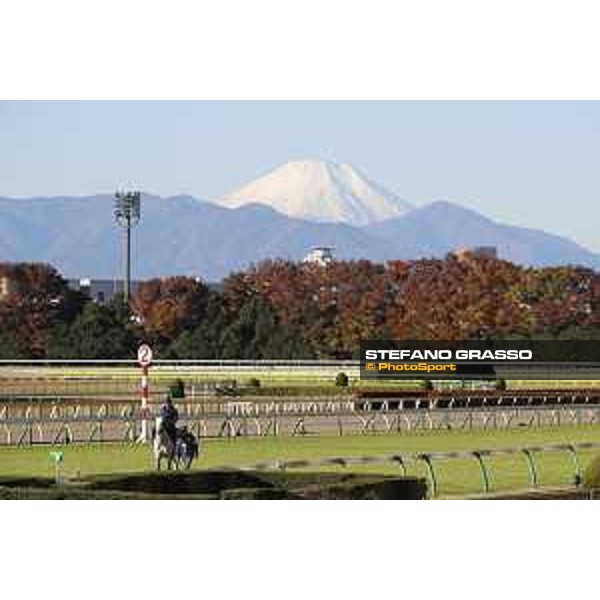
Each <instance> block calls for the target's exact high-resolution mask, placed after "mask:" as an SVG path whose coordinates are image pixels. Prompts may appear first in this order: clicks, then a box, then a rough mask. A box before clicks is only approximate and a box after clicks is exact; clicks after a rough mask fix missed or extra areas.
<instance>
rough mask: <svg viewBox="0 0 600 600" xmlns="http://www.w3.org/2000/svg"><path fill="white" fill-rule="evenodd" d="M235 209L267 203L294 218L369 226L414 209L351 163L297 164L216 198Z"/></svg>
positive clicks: (286, 166) (281, 168) (291, 162)
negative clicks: (250, 204) (245, 205)
mask: <svg viewBox="0 0 600 600" xmlns="http://www.w3.org/2000/svg"><path fill="white" fill-rule="evenodd" d="M217 203H218V204H221V205H222V206H227V207H230V208H234V207H239V206H242V205H244V204H249V203H258V204H266V205H268V206H270V207H271V208H273V209H275V210H276V211H278V212H280V213H283V214H285V215H287V216H290V217H297V218H301V219H306V220H309V221H319V222H328V223H348V224H351V225H367V224H369V223H375V222H378V221H384V220H386V219H391V218H393V217H400V216H402V215H404V214H406V213H407V212H408V211H410V210H411V209H412V206H411V205H410V204H409V203H408V202H406V201H404V200H402V199H401V198H399V197H398V196H396V195H395V194H393V193H392V192H390V191H389V190H386V189H385V188H384V187H383V186H381V185H379V184H377V183H375V182H373V181H371V180H369V179H367V178H366V177H365V176H364V175H362V174H361V173H359V172H358V171H357V170H356V169H355V168H354V167H352V166H350V165H349V164H346V163H341V164H339V163H334V162H329V161H321V160H294V161H290V162H287V163H285V164H284V165H282V166H281V167H279V168H277V169H275V170H274V171H271V172H269V173H267V174H266V175H263V176H262V177H259V178H258V179H255V180H254V181H252V182H250V183H249V184H247V185H245V186H243V187H241V188H239V189H237V190H234V191H233V192H230V193H229V194H227V195H225V196H224V197H222V198H220V199H219V200H217Z"/></svg>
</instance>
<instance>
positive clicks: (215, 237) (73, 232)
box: [0, 161, 600, 281]
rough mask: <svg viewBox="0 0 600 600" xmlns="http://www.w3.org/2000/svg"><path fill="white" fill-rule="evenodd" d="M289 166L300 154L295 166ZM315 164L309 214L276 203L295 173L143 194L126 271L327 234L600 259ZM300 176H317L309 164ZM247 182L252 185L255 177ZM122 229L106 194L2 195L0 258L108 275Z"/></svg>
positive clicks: (598, 264)
mask: <svg viewBox="0 0 600 600" xmlns="http://www.w3.org/2000/svg"><path fill="white" fill-rule="evenodd" d="M304 162H306V161H304ZM288 164H291V165H292V166H294V165H295V163H288ZM305 166H306V165H305ZM313 167H314V165H311V166H310V168H309V169H308V171H310V172H312V171H313ZM296 168H297V164H296V165H295V166H294V169H293V170H295V169H296ZM323 168H324V169H325V170H326V171H327V172H328V173H330V175H331V177H329V175H328V176H327V177H329V181H330V182H333V183H334V184H335V186H334V187H335V189H336V190H337V192H336V194H337V195H336V196H335V198H334V200H333V201H332V202H333V205H334V206H335V207H336V208H335V210H334V211H332V212H327V210H324V211H322V212H320V213H319V214H318V215H317V214H315V213H314V210H316V209H318V208H319V207H320V206H326V205H327V204H328V195H327V194H328V192H327V190H326V189H325V188H323V190H322V191H323V193H322V194H321V195H320V196H319V201H318V202H313V203H312V204H311V203H308V202H307V204H306V206H307V209H306V210H307V214H311V215H313V216H312V218H311V219H309V218H306V217H305V218H297V217H294V216H290V215H288V214H284V213H285V211H284V209H285V208H286V206H285V202H284V200H285V198H286V197H287V196H288V195H289V197H290V198H292V199H293V201H290V206H289V207H288V208H289V210H288V212H297V211H301V209H302V207H303V205H304V203H303V201H301V200H299V198H302V197H303V194H305V193H308V192H305V191H303V190H300V191H298V190H297V189H296V188H297V186H298V185H301V184H299V183H298V181H303V180H304V179H303V177H300V176H299V178H292V180H291V181H290V182H289V185H290V186H291V189H290V191H289V192H286V191H285V189H284V187H285V186H284V184H285V178H284V179H283V181H282V182H280V183H279V184H278V185H280V186H283V187H282V188H281V190H282V191H279V192H278V193H277V197H278V198H279V199H277V198H276V199H273V197H271V198H268V199H266V200H263V201H261V200H260V199H258V198H249V200H248V201H245V200H242V199H241V198H242V197H243V196H244V195H245V194H234V195H230V196H228V197H227V198H228V199H226V200H221V201H220V202H221V203H217V202H207V201H201V200H197V199H195V198H192V197H190V196H176V197H172V198H158V197H156V196H151V195H144V196H143V198H142V220H141V222H140V224H139V226H138V227H136V229H135V230H134V235H133V255H134V265H133V275H134V277H136V278H144V279H145V278H149V277H155V276H165V275H173V274H182V275H199V276H201V277H203V278H204V279H206V280H208V281H218V280H220V279H222V278H223V277H224V276H226V275H227V274H228V273H230V272H231V271H235V270H240V269H244V268H246V267H248V266H249V264H251V263H253V262H257V261H260V260H263V259H266V258H287V259H293V260H299V259H302V258H303V257H304V256H305V255H306V254H307V252H308V251H309V250H310V248H311V247H312V246H322V245H326V246H333V247H334V249H335V254H336V256H337V257H338V258H341V259H359V258H367V259H371V260H374V261H383V260H388V259H414V258H421V257H442V256H444V255H445V254H446V253H447V252H449V251H452V250H455V249H457V248H461V247H469V246H477V245H486V246H496V247H497V248H498V253H499V256H500V258H504V259H507V260H511V261H513V262H516V263H521V264H526V265H534V266H546V265H559V264H580V265H585V266H589V267H592V268H596V269H600V255H598V254H594V253H592V252H590V251H589V250H586V249H585V248H583V247H581V246H579V245H578V244H576V243H574V242H572V241H570V240H568V239H566V238H562V237H559V236H556V235H552V234H549V233H545V232H543V231H539V230H535V229H525V228H521V227H511V226H507V225H502V224H499V223H496V222H494V221H492V220H490V219H488V218H486V217H484V216H483V215H481V214H479V213H477V212H475V211H472V210H469V209H466V208H463V207H461V206H459V205H456V204H451V203H449V202H434V203H432V204H429V205H426V206H424V207H422V208H411V206H410V205H409V204H408V203H405V202H404V201H401V200H399V199H398V198H397V197H396V196H394V195H393V194H389V193H387V192H385V190H384V189H383V188H382V187H381V186H378V185H377V184H373V183H372V182H368V180H366V179H364V181H367V182H368V189H367V188H362V187H361V186H362V185H363V184H360V185H358V184H356V185H355V186H354V187H352V186H350V184H349V183H348V181H354V177H355V175H354V173H355V171H354V170H350V171H349V170H348V169H346V168H341V169H339V170H338V169H337V167H335V166H332V165H331V164H330V163H328V164H326V165H324V166H323ZM300 170H306V169H305V167H301V169H300ZM317 170H319V169H317ZM338 176H339V177H338ZM323 177H325V175H323ZM327 177H325V179H324V180H323V181H325V180H326V179H327ZM276 179H279V178H276ZM308 179H309V180H310V181H314V177H313V176H312V175H311V176H310V177H308ZM317 179H318V177H317ZM344 181H345V182H346V183H341V182H344ZM292 184H293V185H292ZM346 184H347V185H346ZM302 185H304V184H302ZM302 185H301V187H302ZM365 185H366V184H365ZM348 186H350V187H348ZM244 188H246V189H259V190H260V186H259V187H258V188H257V187H256V186H253V185H252V184H250V186H244ZM244 188H242V190H243V189H244ZM311 189H313V188H311ZM349 189H350V190H351V191H350V192H349V191H348V190H349ZM373 190H375V191H373ZM311 193H312V192H311ZM373 194H375V195H376V194H380V195H379V196H377V197H374V196H373ZM233 197H236V198H237V199H236V200H235V201H234V200H233V199H232V198H233ZM281 198H283V200H281ZM223 203H226V204H239V206H237V207H233V208H232V207H227V206H223V205H222V204H223ZM282 203H283V204H282ZM347 203H350V205H351V206H352V208H353V211H354V212H352V214H351V215H349V216H348V219H347V220H348V221H351V222H352V221H354V222H355V224H351V223H348V222H340V221H339V220H338V219H339V218H340V216H344V210H345V209H344V206H346V204H347ZM273 205H275V206H277V207H278V208H279V209H280V210H275V209H274V208H273ZM340 211H341V212H340ZM396 214H397V215H400V216H394V215H396ZM385 215H388V217H385ZM389 215H392V216H391V217H389ZM382 217H384V218H382ZM326 221H334V222H326ZM356 222H358V223H359V224H356ZM119 234H120V232H119V231H118V229H117V228H116V226H115V225H114V221H113V198H112V196H110V195H98V196H89V197H83V198H60V197H59V198H31V199H7V198H0V262H2V261H44V262H48V263H51V264H53V265H55V266H56V267H57V268H59V269H60V271H61V272H62V273H63V274H64V275H65V276H67V277H94V278H104V279H111V278H115V277H119V252H120V251H121V250H120V248H121V245H120V244H119V241H120V238H119Z"/></svg>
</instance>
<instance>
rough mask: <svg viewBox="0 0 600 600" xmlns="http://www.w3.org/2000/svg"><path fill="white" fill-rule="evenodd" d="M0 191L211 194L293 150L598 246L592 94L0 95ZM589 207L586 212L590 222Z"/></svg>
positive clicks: (411, 192) (421, 196) (599, 119)
mask: <svg viewBox="0 0 600 600" xmlns="http://www.w3.org/2000/svg"><path fill="white" fill-rule="evenodd" d="M0 130H1V131H2V138H1V139H0V181H1V184H0V196H4V197H15V198H19V197H21V198H25V197H38V196H86V195H94V194H98V193H110V192H113V191H114V190H115V189H117V188H128V187H134V188H139V189H142V190H144V191H146V192H148V193H152V194H156V195H159V196H176V195H180V194H189V195H192V196H194V197H196V198H198V199H201V200H214V199H215V198H217V197H220V196H221V195H224V194H226V193H227V192H230V191H231V190H232V189H235V188H237V187H239V186H241V185H244V184H246V183H248V182H249V181H250V180H252V179H254V178H256V177H258V176H260V175H263V174H265V173H266V172H268V171H270V170H271V169H273V168H276V167H277V166H279V165H281V164H283V163H285V162H287V161H289V160H293V159H306V158H317V159H323V160H332V161H335V162H344V163H350V164H352V165H353V166H355V167H356V168H358V169H359V170H360V171H361V172H362V173H364V174H365V175H366V176H367V177H369V178H370V179H372V180H374V181H376V182H378V183H380V184H382V185H383V186H385V187H386V188H388V189H389V190H390V191H392V192H394V193H395V194H397V195H398V196H400V197H401V198H403V199H405V200H407V201H408V202H411V203H413V204H414V205H416V206H423V205H425V204H428V203H430V202H434V201H437V200H448V201H450V202H453V203H457V204H461V205H463V206H466V207H469V208H473V209H475V210H477V211H479V212H481V213H483V214H484V215H486V216H488V217H490V218H492V219H494V220H497V221H500V222H504V223H507V224H512V225H519V226H523V227H531V228H538V229H543V230H545V231H548V232H551V233H556V234H559V235H563V236H566V237H569V238H571V239H573V240H574V241H577V242H579V243H580V244H582V245H584V246H586V247H588V248H590V249H591V250H594V251H597V252H598V251H600V238H599V237H598V235H597V234H596V231H595V229H596V225H595V222H594V221H595V219H594V218H593V217H595V216H596V215H597V214H599V213H600V211H598V210H597V209H596V206H597V205H598V193H597V188H598V183H597V165H596V152H597V148H598V147H600V103H599V102H589V101H588V102H554V101H542V102H489V101H488V102H478V101H471V102H444V101H429V102H414V101H398V102H358V101H356V102H354V101H352V102H350V101H339V102H256V101H253V102H242V101H228V102H205V101H198V102H195V101H194V102H192V101H184V102H168V101H164V102H162V101H161V102H159V101H135V102H125V101H123V102H121V101H119V102H107V101H101V102H76V101H69V102H42V101H34V102H12V101H11V102H7V101H2V102H0ZM590 217H591V218H590Z"/></svg>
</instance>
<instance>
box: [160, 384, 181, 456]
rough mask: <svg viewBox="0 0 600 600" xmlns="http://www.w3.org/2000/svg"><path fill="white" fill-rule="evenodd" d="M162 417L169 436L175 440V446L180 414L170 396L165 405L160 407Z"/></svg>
mask: <svg viewBox="0 0 600 600" xmlns="http://www.w3.org/2000/svg"><path fill="white" fill-rule="evenodd" d="M160 416H161V418H162V425H163V427H164V429H165V431H166V432H167V435H168V436H169V437H170V438H171V440H173V444H175V443H176V442H177V421H178V419H179V412H178V411H177V409H176V408H175V405H174V404H173V399H172V398H171V395H170V394H168V395H167V397H166V399H165V402H164V404H163V405H162V406H161V407H160Z"/></svg>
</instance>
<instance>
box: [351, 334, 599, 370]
mask: <svg viewBox="0 0 600 600" xmlns="http://www.w3.org/2000/svg"><path fill="white" fill-rule="evenodd" d="M360 376H361V379H422V378H430V379H529V380H532V379H538V380H540V379H541V380H543V379H546V380H547V379H554V380H558V379H575V380H576V379H582V380H585V379H598V378H600V344H599V343H598V342H595V341H576V340H566V341H565V340H561V341H560V342H559V341H555V340H510V341H509V340H506V341H505V340H465V341H456V340H451V341H438V340H436V341H423V340H416V341H415V340H413V341H407V340H366V341H363V342H361V347H360Z"/></svg>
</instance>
